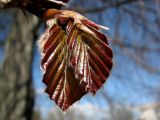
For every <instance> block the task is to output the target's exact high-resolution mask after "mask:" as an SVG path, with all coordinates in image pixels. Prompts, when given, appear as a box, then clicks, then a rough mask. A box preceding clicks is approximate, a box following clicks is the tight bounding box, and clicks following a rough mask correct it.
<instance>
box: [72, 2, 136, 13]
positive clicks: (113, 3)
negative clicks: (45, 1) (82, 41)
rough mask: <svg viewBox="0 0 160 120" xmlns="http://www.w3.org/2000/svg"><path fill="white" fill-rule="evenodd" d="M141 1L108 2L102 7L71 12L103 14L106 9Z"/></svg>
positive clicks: (76, 9)
mask: <svg viewBox="0 0 160 120" xmlns="http://www.w3.org/2000/svg"><path fill="white" fill-rule="evenodd" d="M138 1H139V0H123V1H116V2H113V1H111V2H108V1H106V2H105V3H103V6H101V7H94V8H80V7H79V8H70V9H71V10H75V11H77V12H80V13H96V12H102V11H104V10H106V9H109V8H113V7H117V8H118V7H120V6H123V5H126V4H131V3H133V2H138Z"/></svg>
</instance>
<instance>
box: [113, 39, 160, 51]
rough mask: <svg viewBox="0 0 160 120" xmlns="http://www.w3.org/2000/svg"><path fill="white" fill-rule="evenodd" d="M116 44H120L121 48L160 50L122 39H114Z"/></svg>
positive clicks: (159, 49)
mask: <svg viewBox="0 0 160 120" xmlns="http://www.w3.org/2000/svg"><path fill="white" fill-rule="evenodd" d="M113 44H114V45H118V46H119V47H121V48H128V49H134V50H135V51H141V52H160V48H151V47H149V46H138V45H136V44H131V43H125V42H122V41H120V40H113Z"/></svg>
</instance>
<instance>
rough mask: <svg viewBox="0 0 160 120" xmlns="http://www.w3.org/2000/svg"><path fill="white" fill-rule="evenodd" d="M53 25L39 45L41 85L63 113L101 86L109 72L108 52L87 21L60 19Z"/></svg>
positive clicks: (103, 36) (110, 56)
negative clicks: (40, 53)
mask: <svg viewBox="0 0 160 120" xmlns="http://www.w3.org/2000/svg"><path fill="white" fill-rule="evenodd" d="M65 15H66V14H65ZM60 16H61V15H60ZM71 16H72V15H71ZM58 20H59V21H60V22H61V23H60V24H58V23H56V22H55V21H58ZM53 21H54V24H53V25H51V26H50V27H49V28H48V30H47V31H46V32H45V34H44V35H43V37H42V38H41V41H40V43H41V44H40V46H41V51H42V55H43V58H42V62H41V65H42V68H43V69H44V76H43V82H44V83H45V84H46V86H47V88H46V92H47V93H48V94H49V96H50V98H51V99H53V100H54V101H55V102H56V104H57V105H58V106H59V107H60V108H61V109H62V110H66V109H67V108H68V107H69V106H70V105H72V104H73V103H74V102H76V101H77V100H79V99H80V98H81V97H82V96H83V95H85V94H86V93H88V92H91V93H93V94H95V93H96V91H97V90H98V89H99V88H100V87H101V86H102V85H103V83H104V82H105V81H106V79H107V78H108V76H109V73H110V70H111V68H112V50H111V48H110V47H109V46H108V40H107V37H106V36H105V35H104V34H103V33H101V32H100V31H99V27H98V25H96V24H95V23H93V22H91V21H89V20H87V19H80V18H78V22H77V20H75V19H74V18H72V19H67V18H65V17H64V16H61V17H57V18H54V19H53ZM66 21H67V22H66Z"/></svg>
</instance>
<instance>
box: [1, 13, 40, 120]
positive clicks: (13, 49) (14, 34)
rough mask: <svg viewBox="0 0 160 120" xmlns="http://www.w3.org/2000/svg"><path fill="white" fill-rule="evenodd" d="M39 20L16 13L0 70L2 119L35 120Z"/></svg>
mask: <svg viewBox="0 0 160 120" xmlns="http://www.w3.org/2000/svg"><path fill="white" fill-rule="evenodd" d="M37 25H38V20H37V18H35V17H34V16H31V15H29V16H28V19H27V20H26V17H25V16H24V15H23V14H22V12H21V11H17V12H15V18H14V22H13V25H12V27H11V28H12V30H11V33H10V35H9V36H8V39H7V41H6V46H5V59H4V62H3V66H2V69H1V70H0V120H31V119H32V113H33V105H34V96H35V93H34V89H33V84H32V59H33V47H34V44H35V42H34V35H33V34H34V31H35V29H36V28H37Z"/></svg>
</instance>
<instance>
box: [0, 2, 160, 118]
mask: <svg viewBox="0 0 160 120" xmlns="http://www.w3.org/2000/svg"><path fill="white" fill-rule="evenodd" d="M64 9H71V10H75V11H77V12H79V13H81V14H83V15H85V16H86V17H87V18H89V19H91V20H93V21H94V22H96V23H98V24H101V25H104V26H107V27H109V28H110V30H109V31H104V32H105V33H106V34H107V35H108V37H109V38H111V40H110V41H109V42H110V45H111V47H112V49H113V53H114V66H113V69H112V72H111V74H110V77H109V79H108V80H107V82H106V83H105V85H104V86H103V87H102V88H101V90H99V91H98V92H97V94H96V95H95V96H92V95H90V94H88V95H86V96H84V97H83V98H82V99H81V100H80V101H78V102H76V103H75V104H74V105H72V106H71V107H70V108H69V109H68V110H67V111H66V112H62V111H61V110H60V109H59V108H58V107H57V106H56V105H55V103H54V102H53V101H51V100H50V99H49V97H48V95H47V94H46V93H44V89H45V85H44V84H43V83H42V72H41V70H40V59H41V57H40V54H39V51H38V48H37V45H36V41H37V39H38V36H39V35H40V34H42V32H43V31H44V29H45V25H44V23H43V22H42V21H39V20H38V19H37V18H36V17H35V16H33V15H31V14H29V13H27V17H26V16H25V15H24V14H23V12H22V11H21V10H18V9H10V10H3V11H0V120H160V0H70V2H69V4H68V5H67V6H66V8H64Z"/></svg>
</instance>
